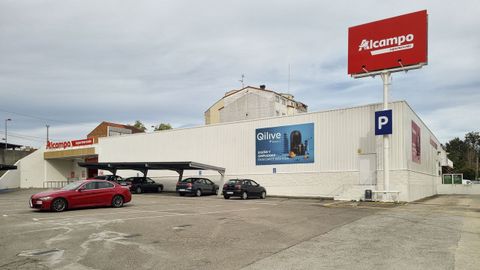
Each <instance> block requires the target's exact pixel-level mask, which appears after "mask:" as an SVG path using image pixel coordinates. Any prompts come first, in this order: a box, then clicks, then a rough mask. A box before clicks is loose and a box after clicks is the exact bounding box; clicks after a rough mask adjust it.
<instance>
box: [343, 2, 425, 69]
mask: <svg viewBox="0 0 480 270" xmlns="http://www.w3.org/2000/svg"><path fill="white" fill-rule="evenodd" d="M427 29H428V27H427V11H426V10H422V11H418V12H414V13H410V14H405V15H401V16H398V17H392V18H388V19H384V20H380V21H376V22H371V23H366V24H362V25H357V26H353V27H350V28H349V29H348V74H350V75H355V74H360V73H367V72H372V71H379V70H388V69H392V68H401V67H402V66H403V67H407V66H411V65H417V64H427Z"/></svg>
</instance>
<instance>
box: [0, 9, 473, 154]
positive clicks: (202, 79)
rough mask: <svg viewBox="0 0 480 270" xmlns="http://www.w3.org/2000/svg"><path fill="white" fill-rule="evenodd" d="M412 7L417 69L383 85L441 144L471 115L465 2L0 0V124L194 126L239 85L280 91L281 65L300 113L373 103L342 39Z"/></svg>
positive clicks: (469, 23)
mask: <svg viewBox="0 0 480 270" xmlns="http://www.w3.org/2000/svg"><path fill="white" fill-rule="evenodd" d="M458 6H461V12H452V11H453V10H457V9H458ZM422 9H427V10H428V12H429V65H428V66H426V67H425V68H423V69H422V70H418V71H411V72H409V73H408V74H400V73H399V74H395V75H394V81H393V85H392V98H393V99H396V100H407V101H408V102H409V103H410V104H411V105H412V107H413V108H414V109H415V110H416V111H417V112H418V113H419V114H420V117H422V118H423V119H424V120H425V122H426V123H427V125H429V126H430V127H431V129H432V131H433V132H434V133H438V134H440V135H439V137H441V138H443V139H444V140H448V139H449V138H452V137H454V136H458V134H459V133H462V132H468V131H471V130H474V129H475V127H478V125H475V122H469V121H464V120H463V119H465V117H464V116H462V115H458V114H459V113H469V115H474V114H478V113H479V112H480V111H479V110H480V109H479V108H478V106H475V104H476V100H477V99H478V94H477V93H478V82H479V81H478V79H477V77H478V64H477V63H479V61H480V54H478V50H479V48H480V37H479V36H478V34H477V32H478V27H479V22H478V18H477V17H478V13H479V12H480V8H479V6H478V4H477V1H462V3H461V4H458V3H437V2H432V1H415V2H405V3H404V2H396V3H390V2H378V1H361V2H349V3H343V2H338V1H337V2H331V1H330V2H326V1H248V0H244V1H229V2H228V3H226V2H225V1H182V0H176V1H173V0H165V1H121V2H119V1H113V0H106V1H85V0H82V1H80V0H76V1H73V0H71V1H54V0H51V1H21V0H20V1H2V2H1V3H0V40H1V41H2V42H0V58H1V59H2V61H0V95H1V103H0V117H3V118H5V117H13V118H15V119H14V121H13V122H12V123H11V125H12V132H14V131H15V132H17V133H18V134H25V135H31V136H36V137H40V138H42V137H45V133H46V132H45V127H44V126H45V124H46V123H49V124H51V125H52V130H51V131H52V132H51V134H52V137H57V138H59V139H65V138H71V139H74V138H81V137H84V136H85V135H86V134H87V133H88V132H89V131H90V130H91V129H93V128H94V127H95V126H96V125H97V124H98V123H100V122H101V121H103V120H107V121H114V122H120V123H133V121H135V120H137V119H138V120H142V121H144V122H145V123H147V126H149V125H154V124H158V123H159V122H169V123H171V124H173V126H174V127H180V126H191V125H201V124H203V112H204V111H205V110H206V109H207V108H208V107H210V105H211V104H213V102H215V101H216V100H218V99H219V98H221V97H222V96H223V94H224V93H225V92H226V91H228V90H231V89H236V88H239V87H240V82H239V81H238V80H239V79H240V75H241V74H245V75H246V77H245V82H246V84H247V85H254V86H257V85H260V84H266V85H267V87H268V88H270V89H274V90H277V91H279V92H286V91H287V90H288V66H289V65H290V73H291V81H290V89H289V91H290V92H291V93H292V94H294V95H295V97H296V98H297V99H298V100H300V101H302V102H305V103H306V104H308V105H309V109H310V111H318V110H324V109H331V108H338V107H347V106H357V105H362V104H367V103H374V102H380V101H381V100H382V92H381V80H380V79H379V78H378V77H377V78H375V79H371V78H365V79H358V80H355V79H352V78H350V77H348V76H347V74H346V61H347V55H346V54H347V29H348V27H349V26H352V25H357V24H361V23H365V22H368V21H372V20H378V19H382V18H385V17H390V16H396V15H400V14H403V13H407V12H413V11H417V10H422ZM2 110H3V111H2ZM5 111H10V112H16V113H22V114H25V115H30V116H35V117H37V118H31V117H24V116H19V115H16V114H11V113H7V112H5ZM447 112H448V113H451V114H452V115H449V116H448V117H445V115H444V114H445V113H447ZM454 113H455V114H454ZM44 118H48V119H50V120H54V121H50V120H45V119H44ZM459 118H462V119H459ZM440 119H442V120H440ZM440 123H442V124H440ZM54 126H55V128H54ZM17 139H18V142H22V143H25V144H30V145H37V146H38V145H39V141H38V140H36V141H35V140H31V141H28V140H23V141H21V140H20V138H16V139H15V138H13V137H12V140H15V141H17ZM15 141H14V142H15Z"/></svg>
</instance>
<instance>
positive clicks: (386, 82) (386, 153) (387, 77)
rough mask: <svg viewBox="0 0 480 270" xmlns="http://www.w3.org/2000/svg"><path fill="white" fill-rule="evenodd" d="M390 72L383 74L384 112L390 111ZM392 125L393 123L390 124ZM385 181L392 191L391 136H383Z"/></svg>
mask: <svg viewBox="0 0 480 270" xmlns="http://www.w3.org/2000/svg"><path fill="white" fill-rule="evenodd" d="M391 79H392V78H391V74H390V72H385V73H382V80H383V110H384V111H386V110H388V86H389V85H390V81H391ZM390 124H391V122H390ZM383 174H384V175H383V180H384V183H383V185H384V189H385V191H389V190H390V134H384V135H383Z"/></svg>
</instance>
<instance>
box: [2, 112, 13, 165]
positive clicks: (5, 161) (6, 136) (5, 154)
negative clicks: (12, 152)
mask: <svg viewBox="0 0 480 270" xmlns="http://www.w3.org/2000/svg"><path fill="white" fill-rule="evenodd" d="M8 121H12V119H10V118H7V119H5V148H4V149H3V163H7V147H8V130H7V123H8Z"/></svg>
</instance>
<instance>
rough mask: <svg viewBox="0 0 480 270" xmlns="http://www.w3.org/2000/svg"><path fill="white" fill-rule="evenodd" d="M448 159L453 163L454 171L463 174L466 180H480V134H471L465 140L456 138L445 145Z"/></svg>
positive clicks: (466, 135)
mask: <svg viewBox="0 0 480 270" xmlns="http://www.w3.org/2000/svg"><path fill="white" fill-rule="evenodd" d="M445 148H446V151H447V153H448V158H449V159H450V160H451V161H452V162H453V169H454V170H455V172H457V173H463V177H464V178H466V179H477V178H478V175H479V174H478V167H479V166H478V161H479V157H480V133H479V132H469V133H467V134H465V140H461V139H460V138H455V139H452V140H450V141H449V142H448V143H447V144H446V145H445Z"/></svg>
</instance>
